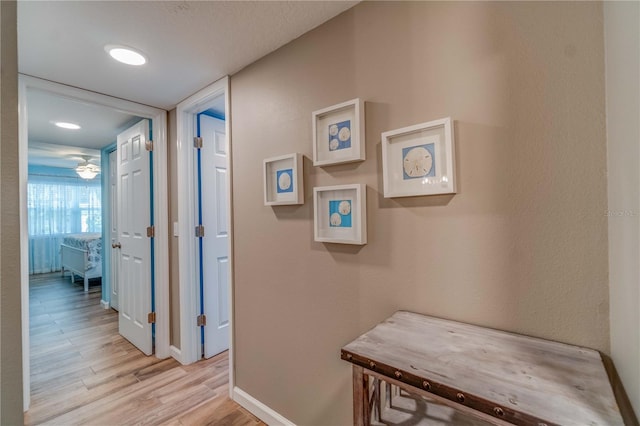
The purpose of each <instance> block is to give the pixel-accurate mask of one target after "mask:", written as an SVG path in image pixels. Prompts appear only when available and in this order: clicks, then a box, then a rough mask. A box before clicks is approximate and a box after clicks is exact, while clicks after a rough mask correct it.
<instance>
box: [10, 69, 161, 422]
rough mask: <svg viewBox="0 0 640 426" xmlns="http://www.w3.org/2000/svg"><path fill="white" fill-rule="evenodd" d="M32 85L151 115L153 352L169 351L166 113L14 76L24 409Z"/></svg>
mask: <svg viewBox="0 0 640 426" xmlns="http://www.w3.org/2000/svg"><path fill="white" fill-rule="evenodd" d="M28 89H38V90H45V91H47V92H50V93H54V94H56V95H59V96H62V97H65V98H68V99H75V100H79V101H83V102H89V103H92V104H96V105H102V106H106V107H109V108H114V109H118V110H120V111H123V112H126V113H129V114H132V115H137V116H139V117H143V118H150V119H151V120H153V140H154V151H153V169H154V172H153V197H154V206H153V210H154V219H155V227H156V237H155V238H154V252H155V269H154V272H155V301H156V317H157V322H156V339H155V348H156V352H155V356H156V357H157V358H167V357H169V356H170V352H169V279H168V277H169V234H168V232H169V231H168V229H169V227H168V221H169V218H168V194H167V190H168V184H167V112H166V111H164V110H162V109H158V108H154V107H150V106H147V105H142V104H137V103H135V102H131V101H126V100H123V99H118V98H113V97H111V96H107V95H102V94H99V93H93V92H88V91H86V90H82V89H78V88H75V87H71V86H65V85H63V84H59V83H53V82H50V81H46V80H41V79H39V78H35V77H30V76H25V75H19V88H18V96H19V98H18V111H19V125H20V129H19V153H18V158H19V169H20V179H19V185H20V243H21V247H20V250H21V251H20V270H21V289H22V370H23V395H24V409H25V411H26V410H27V409H28V408H29V404H30V389H31V383H30V380H29V377H30V365H29V260H28V259H29V235H28V234H29V232H28V228H27V177H28V142H27V141H28V128H27V127H28V126H27V110H28V108H27V90H28Z"/></svg>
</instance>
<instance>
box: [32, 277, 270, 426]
mask: <svg viewBox="0 0 640 426" xmlns="http://www.w3.org/2000/svg"><path fill="white" fill-rule="evenodd" d="M29 297H30V318H31V322H30V336H31V407H30V409H29V411H27V412H26V413H25V417H24V421H25V424H26V425H36V424H52V425H54V424H55V425H80V424H90V425H130V424H168V425H233V426H235V425H238V426H243V425H263V424H264V423H261V422H260V421H259V420H258V419H256V418H255V417H254V416H252V415H251V414H250V413H249V412H247V411H246V410H244V409H243V408H242V407H240V406H239V405H237V404H236V403H235V402H233V401H231V400H230V399H229V398H228V357H227V353H226V352H225V353H222V354H220V355H218V356H216V357H213V358H211V359H209V360H205V361H200V362H197V363H195V364H192V365H188V366H183V365H181V364H179V363H178V362H177V361H175V360H174V359H173V358H170V359H166V360H159V359H157V358H155V357H153V356H150V357H147V356H145V355H144V354H143V353H142V352H140V351H138V350H137V349H136V348H135V347H134V346H133V345H131V344H130V343H129V342H128V341H127V340H125V339H124V338H122V337H121V336H120V335H119V334H118V314H117V312H115V311H113V310H105V309H102V307H101V306H100V285H99V284H97V285H96V283H94V284H93V285H92V286H91V287H90V290H89V293H88V294H87V293H85V292H84V291H83V288H82V284H80V283H77V284H73V285H72V284H71V283H70V282H69V278H64V279H62V278H61V277H60V275H59V274H48V275H42V276H35V277H34V278H32V279H31V281H30V294H29Z"/></svg>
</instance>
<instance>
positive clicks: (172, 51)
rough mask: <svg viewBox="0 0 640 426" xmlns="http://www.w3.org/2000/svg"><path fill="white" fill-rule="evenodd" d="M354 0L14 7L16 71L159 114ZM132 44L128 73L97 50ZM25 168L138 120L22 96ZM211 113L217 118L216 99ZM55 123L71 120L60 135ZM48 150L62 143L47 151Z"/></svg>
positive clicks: (58, 160)
mask: <svg viewBox="0 0 640 426" xmlns="http://www.w3.org/2000/svg"><path fill="white" fill-rule="evenodd" d="M356 3H357V2H356V1H344V2H343V1H302V2H301V1H251V2H250V1H215V2H214V1H19V2H18V68H19V72H20V73H22V74H26V75H30V76H34V77H39V78H42V79H45V80H50V81H54V82H58V83H62V84H66V85H70V86H74V87H78V88H81V89H85V90H89V91H93V92H97V93H102V94H106V95H110V96H114V97H118V98H122V99H127V100H130V101H134V102H138V103H141V104H145V105H150V106H154V107H157V108H161V109H166V110H170V109H173V108H174V107H175V106H176V105H177V104H178V103H179V102H180V101H182V100H184V99H185V98H187V97H189V96H191V95H192V94H194V93H195V92H197V91H198V90H200V89H202V88H204V87H206V86H207V85H209V84H210V83H213V82H215V81H217V80H219V79H220V78H222V77H224V76H225V75H231V74H233V73H235V72H236V71H239V70H240V69H242V68H244V67H245V66H247V65H249V64H250V63H252V62H254V61H256V60H257V59H259V58H261V57H263V56H265V55H267V54H268V53H270V52H272V51H274V50H276V49H277V48H279V47H280V46H283V45H284V44H286V43H288V42H290V41H291V40H293V39H295V38H297V37H299V36H300V35H302V34H304V33H305V32H307V31H309V30H311V29H313V28H315V27H316V26H318V25H320V24H322V23H323V22H325V21H327V20H329V19H330V18H332V17H334V16H336V15H338V14H339V13H341V12H343V11H344V10H346V9H348V8H350V7H352V6H353V5H354V4H356ZM107 44H119V45H126V46H130V47H133V48H136V49H138V50H140V51H142V52H144V53H145V54H146V55H147V57H148V63H147V64H146V65H143V66H140V67H132V66H128V65H124V64H121V63H118V62H116V61H114V60H113V59H111V57H110V56H109V55H108V54H107V53H106V52H105V50H104V46H105V45H107ZM27 103H28V120H29V164H32V165H36V164H37V165H58V166H61V167H73V165H74V164H77V162H78V160H77V158H78V157H80V156H82V155H89V153H92V155H93V157H94V158H97V157H95V155H96V152H95V151H86V150H85V151H83V150H82V148H93V149H97V148H102V147H104V146H106V145H109V144H111V143H113V142H114V141H115V140H116V136H117V134H118V133H120V132H121V131H122V130H124V129H126V128H127V127H129V126H130V125H132V124H133V123H134V122H135V121H137V120H138V118H137V117H134V116H131V115H127V114H124V113H122V112H118V111H114V110H111V109H109V108H105V107H100V106H96V105H92V104H87V103H82V102H77V101H74V100H70V99H65V98H62V97H59V96H56V95H52V94H50V93H47V92H44V91H36V90H32V91H30V93H28V97H27ZM214 108H217V110H216V112H217V113H218V114H222V115H224V102H223V99H222V98H221V99H220V102H219V105H217V107H215V106H214ZM55 121H67V122H72V123H76V124H79V125H80V126H81V127H82V128H81V129H80V130H63V129H60V128H57V127H55V126H54V124H53V123H54V122H55ZM56 145H63V146H62V147H60V149H56Z"/></svg>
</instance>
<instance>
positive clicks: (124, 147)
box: [116, 120, 153, 355]
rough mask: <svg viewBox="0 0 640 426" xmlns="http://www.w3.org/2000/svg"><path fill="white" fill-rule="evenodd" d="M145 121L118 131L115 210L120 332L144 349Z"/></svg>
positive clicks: (147, 346) (147, 295)
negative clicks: (116, 212) (116, 220)
mask: <svg viewBox="0 0 640 426" xmlns="http://www.w3.org/2000/svg"><path fill="white" fill-rule="evenodd" d="M148 134H149V121H148V120H141V121H140V122H139V123H137V124H135V125H134V126H132V127H131V128H129V129H127V130H126V131H124V132H122V133H121V134H120V135H118V144H117V155H118V160H117V165H118V166H117V174H118V180H117V181H118V185H117V188H116V190H117V200H118V201H117V211H118V215H117V216H118V241H117V242H116V245H117V246H118V253H117V254H118V255H117V258H118V263H119V264H120V271H119V278H120V282H119V295H118V299H119V300H118V302H119V308H120V311H119V330H120V334H122V336H124V337H125V338H126V339H127V340H129V341H130V342H131V343H133V344H134V345H135V346H136V347H137V348H138V349H140V350H141V351H142V352H144V353H145V354H147V355H150V354H151V353H152V350H153V341H152V328H151V324H149V322H148V314H149V313H150V312H151V239H150V238H149V237H147V227H148V226H150V225H151V213H150V212H151V210H150V204H151V203H150V198H151V191H150V189H151V188H150V186H151V185H150V183H151V182H150V176H151V170H150V167H151V166H150V163H151V161H150V159H149V158H150V157H149V152H147V150H146V148H145V144H146V141H147V135H148Z"/></svg>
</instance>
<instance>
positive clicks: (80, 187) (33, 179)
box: [27, 175, 102, 236]
mask: <svg viewBox="0 0 640 426" xmlns="http://www.w3.org/2000/svg"><path fill="white" fill-rule="evenodd" d="M100 197H101V187H100V180H98V179H94V180H91V181H85V180H82V179H80V178H73V177H71V178H70V177H58V176H42V175H29V183H28V196H27V209H28V221H29V235H30V236H42V235H56V234H69V233H79V232H101V230H102V210H101V208H102V206H101V199H100Z"/></svg>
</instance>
